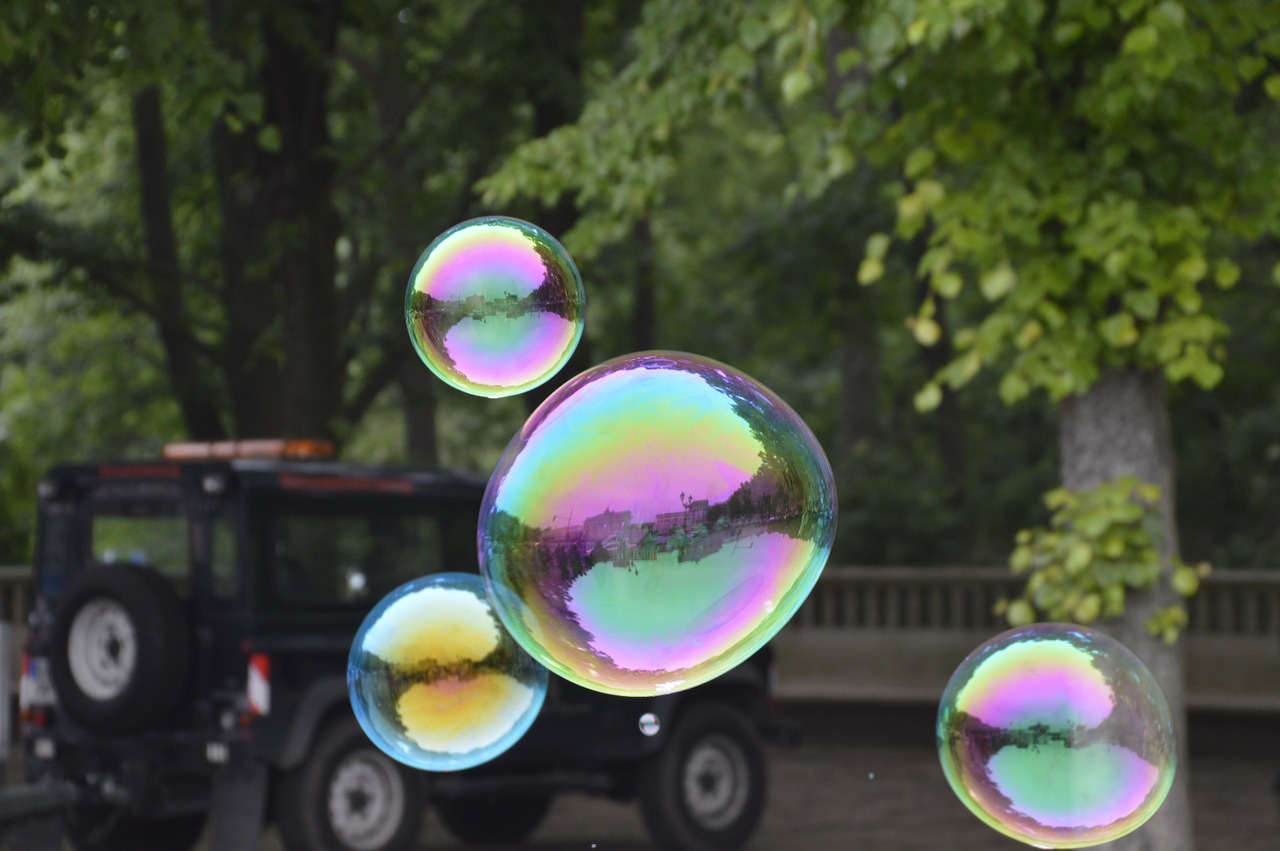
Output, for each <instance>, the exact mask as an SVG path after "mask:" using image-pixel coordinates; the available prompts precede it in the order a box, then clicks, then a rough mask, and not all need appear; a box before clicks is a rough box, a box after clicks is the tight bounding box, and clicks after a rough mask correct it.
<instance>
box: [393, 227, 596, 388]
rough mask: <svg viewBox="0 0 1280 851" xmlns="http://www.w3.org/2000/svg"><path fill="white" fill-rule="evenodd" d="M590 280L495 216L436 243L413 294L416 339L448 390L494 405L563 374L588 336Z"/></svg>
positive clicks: (534, 232)
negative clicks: (587, 289)
mask: <svg viewBox="0 0 1280 851" xmlns="http://www.w3.org/2000/svg"><path fill="white" fill-rule="evenodd" d="M584 303H585V296H584V294H583V289H582V278H581V277H580V276H579V275H578V269H577V267H576V266H575V265H574V263H573V260H572V259H571V258H570V257H569V254H568V252H566V251H565V250H564V247H563V246H561V245H560V243H559V242H557V241H556V240H555V238H554V237H552V236H551V235H550V234H549V233H547V232H546V231H544V230H543V229H542V228H540V227H538V226H537V225H532V224H529V223H528V222H524V221H521V220H519V219H512V218H507V217H504V216H488V217H485V218H480V219H472V220H471V221H467V222H463V223H462V224H459V225H455V226H454V227H452V228H450V229H449V230H447V231H445V232H444V233H443V234H441V235H440V236H438V237H436V239H435V241H433V242H432V243H431V244H430V245H429V246H427V249H426V251H424V252H422V256H421V257H420V258H419V259H418V263H417V265H416V266H414V268H413V273H412V274H411V275H410V276H409V287H408V289H407V291H406V292H405V304H404V306H405V319H406V320H407V322H408V325H409V337H410V339H411V340H412V341H413V347H414V349H415V350H416V351H417V352H418V356H419V357H421V358H422V360H423V362H424V363H425V364H426V365H427V366H428V367H429V368H430V369H431V371H432V372H434V373H435V374H436V375H438V376H439V377H440V378H441V379H443V380H444V381H445V382H446V383H448V384H449V385H450V386H452V387H455V388H457V389H458V390H462V391H465V392H467V393H472V394H474V395H476V396H486V397H488V398H491V399H496V398H499V397H501V396H512V395H515V394H516V393H523V392H525V391H526V390H530V389H532V388H534V387H537V386H538V385H539V384H542V383H543V382H544V381H546V380H547V379H549V378H550V377H551V376H553V375H555V374H556V373H557V372H559V371H560V368H561V367H562V366H564V365H565V362H566V361H568V360H569V356H570V355H571V354H573V350H574V349H575V348H577V346H578V341H579V340H580V339H581V338H582V328H583V317H584Z"/></svg>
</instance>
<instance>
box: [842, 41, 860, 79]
mask: <svg viewBox="0 0 1280 851" xmlns="http://www.w3.org/2000/svg"><path fill="white" fill-rule="evenodd" d="M861 63H862V51H861V50H859V49H858V48H856V47H850V48H846V49H845V50H842V51H840V54H839V55H838V56H837V57H836V70H837V71H839V72H840V73H841V74H848V73H849V72H850V71H852V70H853V69H854V68H857V67H858V65H860V64H861Z"/></svg>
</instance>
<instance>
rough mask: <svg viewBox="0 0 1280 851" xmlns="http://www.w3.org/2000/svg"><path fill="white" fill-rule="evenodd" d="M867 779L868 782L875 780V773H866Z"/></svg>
mask: <svg viewBox="0 0 1280 851" xmlns="http://www.w3.org/2000/svg"><path fill="white" fill-rule="evenodd" d="M867 779H868V780H875V779H876V773H875V772H874V771H869V772H867Z"/></svg>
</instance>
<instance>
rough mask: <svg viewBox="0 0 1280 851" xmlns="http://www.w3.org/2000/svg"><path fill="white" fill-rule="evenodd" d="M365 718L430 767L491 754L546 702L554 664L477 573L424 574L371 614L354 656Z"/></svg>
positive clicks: (350, 676) (350, 664)
mask: <svg viewBox="0 0 1280 851" xmlns="http://www.w3.org/2000/svg"><path fill="white" fill-rule="evenodd" d="M347 690H348V693H349V695H350V698H351V706H352V708H353V709H354V710H355V715H356V720H357V721H359V722H360V726H361V727H362V728H363V729H364V731H365V734H366V735H368V736H369V738H370V740H372V741H373V743H374V744H375V745H377V746H378V747H379V748H380V749H381V750H383V751H384V752H385V753H386V754H387V755H388V756H390V757H392V758H394V759H397V760H399V761H400V762H403V763H405V764H406V765H411V766H413V767H415V768H422V769H426V770H429V771H455V770H458V769H463V768H470V767H472V766H475V765H479V764H480V763H483V762H487V761H489V760H491V759H493V758H494V757H496V756H498V755H499V754H501V753H503V752H504V751H506V750H507V749H508V748H510V747H511V746H512V745H514V744H515V743H516V742H517V741H518V740H519V739H520V737H521V736H523V735H524V733H525V731H526V730H528V729H529V726H530V725H531V724H532V723H533V721H534V719H535V718H536V717H537V716H538V712H539V710H540V709H541V708H542V702H543V700H544V698H545V697H546V693H547V670H546V668H544V667H542V666H541V665H539V664H538V663H537V662H535V661H534V660H533V659H532V658H531V657H530V656H529V654H527V653H526V652H525V651H524V650H522V649H521V648H520V646H519V645H518V644H516V642H515V641H514V640H513V639H512V638H511V636H510V634H508V633H507V631H506V630H505V629H503V628H502V624H501V623H500V622H499V621H498V619H497V617H496V616H495V615H494V613H493V608H492V606H491V605H490V604H489V600H488V598H487V597H486V596H485V589H484V583H483V582H482V581H481V579H480V577H479V576H477V575H475V574H471V573H437V574H433V575H431V576H426V577H423V578H421V579H415V580H414V581H412V582H409V583H407V584H405V585H402V586H400V587H399V588H397V589H396V590H394V591H392V592H391V593H390V594H388V595H387V596H386V597H384V598H383V599H382V600H381V601H380V602H379V603H378V604H377V605H376V606H374V608H373V611H371V612H369V615H368V616H367V617H366V618H365V619H364V623H362V624H361V625H360V629H359V631H358V632H357V633H356V637H355V641H354V643H353V644H352V646H351V654H350V656H349V657H348V660H347Z"/></svg>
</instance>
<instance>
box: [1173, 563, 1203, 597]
mask: <svg viewBox="0 0 1280 851" xmlns="http://www.w3.org/2000/svg"><path fill="white" fill-rule="evenodd" d="M1169 584H1170V585H1172V586H1173V590H1174V591H1177V592H1178V593H1179V594H1181V595H1182V596H1184V597H1190V596H1191V595H1192V594H1194V593H1196V591H1197V590H1199V588H1200V577H1199V576H1197V575H1196V572H1195V570H1194V569H1193V568H1190V567H1187V566H1186V565H1185V564H1184V565H1181V566H1180V567H1178V568H1176V569H1174V571H1173V576H1171V577H1170V578H1169Z"/></svg>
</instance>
